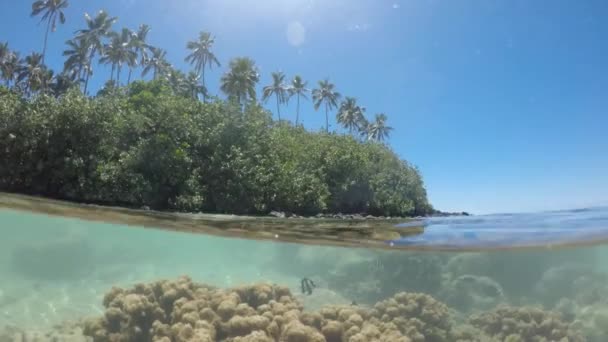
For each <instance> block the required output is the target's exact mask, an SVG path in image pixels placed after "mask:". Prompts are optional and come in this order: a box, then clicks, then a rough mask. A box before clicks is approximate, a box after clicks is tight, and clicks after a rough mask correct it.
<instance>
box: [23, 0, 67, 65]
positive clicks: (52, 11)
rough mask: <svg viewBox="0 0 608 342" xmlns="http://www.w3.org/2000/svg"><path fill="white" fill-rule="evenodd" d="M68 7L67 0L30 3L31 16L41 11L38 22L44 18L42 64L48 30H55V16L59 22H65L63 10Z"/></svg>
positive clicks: (45, 0)
mask: <svg viewBox="0 0 608 342" xmlns="http://www.w3.org/2000/svg"><path fill="white" fill-rule="evenodd" d="M67 7H68V0H37V1H34V3H33V4H32V14H31V16H32V17H34V16H37V15H39V14H41V13H44V14H43V15H42V19H40V22H43V21H45V20H46V33H45V34H44V47H43V48H42V64H44V56H45V55H46V45H47V41H48V38H49V30H52V31H53V32H55V30H56V29H57V18H59V22H60V23H62V24H64V23H65V14H64V13H63V10H64V9H66V8H67Z"/></svg>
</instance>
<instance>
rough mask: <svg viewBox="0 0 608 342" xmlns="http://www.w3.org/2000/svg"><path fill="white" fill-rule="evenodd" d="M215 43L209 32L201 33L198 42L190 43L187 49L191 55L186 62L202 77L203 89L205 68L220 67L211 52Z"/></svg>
mask: <svg viewBox="0 0 608 342" xmlns="http://www.w3.org/2000/svg"><path fill="white" fill-rule="evenodd" d="M213 43H215V38H214V37H212V36H211V34H210V33H209V32H204V31H203V32H200V33H199V36H198V40H196V41H189V42H188V44H187V45H186V47H187V48H188V50H190V51H191V52H190V54H189V55H188V56H187V57H186V62H190V64H192V65H193V66H194V70H195V71H196V73H197V74H199V75H201V78H202V82H203V87H205V89H206V85H205V68H206V67H207V66H209V69H212V68H213V64H215V65H217V66H218V67H219V66H220V62H219V61H218V59H217V57H215V54H214V53H213V52H212V51H211V48H212V47H213ZM203 102H205V94H203Z"/></svg>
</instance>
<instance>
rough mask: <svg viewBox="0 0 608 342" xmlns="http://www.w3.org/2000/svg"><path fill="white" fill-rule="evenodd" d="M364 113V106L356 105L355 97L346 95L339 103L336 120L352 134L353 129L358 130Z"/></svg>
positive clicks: (363, 118)
mask: <svg viewBox="0 0 608 342" xmlns="http://www.w3.org/2000/svg"><path fill="white" fill-rule="evenodd" d="M364 113H365V108H363V107H361V106H359V105H357V99H355V98H354V97H348V96H347V97H346V98H345V99H344V101H342V103H341V104H340V108H339V109H338V114H337V115H336V121H337V122H338V123H340V124H342V126H344V128H347V129H348V131H349V132H350V134H352V133H353V130H355V129H356V130H360V128H361V125H362V122H363V120H365V115H364Z"/></svg>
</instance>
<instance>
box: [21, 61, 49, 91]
mask: <svg viewBox="0 0 608 342" xmlns="http://www.w3.org/2000/svg"><path fill="white" fill-rule="evenodd" d="M48 81H50V78H49V74H48V70H47V69H46V67H45V66H44V64H42V54H40V53H37V52H33V53H32V54H30V55H28V56H26V57H25V60H24V65H23V66H22V67H21V68H20V69H19V71H18V73H17V82H19V83H21V84H22V86H23V90H24V91H25V93H28V94H31V93H32V92H36V91H40V90H43V89H45V88H46V85H47V83H48Z"/></svg>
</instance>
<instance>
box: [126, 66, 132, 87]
mask: <svg viewBox="0 0 608 342" xmlns="http://www.w3.org/2000/svg"><path fill="white" fill-rule="evenodd" d="M132 72H133V68H132V67H129V76H128V77H127V85H129V84H131V73H132Z"/></svg>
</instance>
